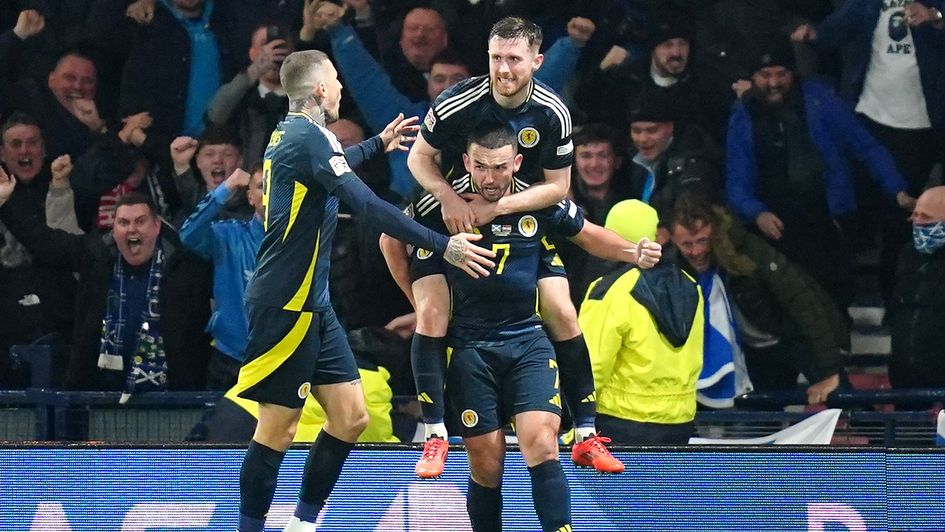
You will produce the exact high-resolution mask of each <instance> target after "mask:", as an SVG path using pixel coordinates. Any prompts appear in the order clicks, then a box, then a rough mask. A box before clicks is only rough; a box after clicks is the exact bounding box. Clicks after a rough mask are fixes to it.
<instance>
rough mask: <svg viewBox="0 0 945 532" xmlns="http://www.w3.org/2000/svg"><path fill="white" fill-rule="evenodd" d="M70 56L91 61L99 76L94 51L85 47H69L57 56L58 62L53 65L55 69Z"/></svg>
mask: <svg viewBox="0 0 945 532" xmlns="http://www.w3.org/2000/svg"><path fill="white" fill-rule="evenodd" d="M68 57H76V58H79V59H82V60H85V61H88V62H89V63H92V66H93V67H95V75H96V76H98V62H97V61H96V60H95V57H94V53H93V52H92V51H91V50H87V49H86V48H85V47H74V48H67V49H65V50H63V51H62V53H60V54H59V56H58V57H56V64H55V65H54V66H53V70H56V69H57V68H59V65H61V64H62V62H63V61H65V60H66V58H68Z"/></svg>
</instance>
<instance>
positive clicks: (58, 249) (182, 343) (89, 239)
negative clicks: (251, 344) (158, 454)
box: [0, 189, 211, 390]
mask: <svg viewBox="0 0 945 532" xmlns="http://www.w3.org/2000/svg"><path fill="white" fill-rule="evenodd" d="M0 221H2V222H3V223H4V224H6V226H7V227H8V228H9V229H10V231H11V232H12V233H13V234H14V236H16V238H17V239H18V240H19V241H20V242H22V243H23V245H24V246H26V248H27V249H28V250H29V251H30V253H32V254H33V259H34V261H35V262H36V263H39V264H45V265H49V266H58V267H60V268H65V269H68V270H69V271H74V272H78V274H79V285H78V290H77V297H76V319H75V326H74V330H73V345H72V351H71V355H70V360H69V368H68V373H67V375H66V378H65V382H66V386H67V387H69V388H71V389H93V390H97V389H120V386H121V384H122V383H123V377H124V375H121V376H120V378H118V377H119V376H118V375H116V373H117V372H112V371H100V370H99V369H98V366H97V361H98V355H99V348H100V342H101V335H102V318H103V316H104V315H105V310H106V299H107V294H108V288H109V286H110V284H111V278H112V269H113V266H114V264H115V261H116V260H118V259H119V256H118V251H117V248H116V247H115V245H114V243H113V242H111V241H110V239H109V242H106V241H105V240H103V237H102V236H100V235H98V234H97V233H92V234H87V235H71V234H68V233H66V232H63V231H59V230H55V229H49V228H48V227H46V226H45V225H44V224H43V223H42V222H41V221H40V220H39V218H38V217H37V216H36V214H35V213H34V212H33V210H32V209H31V208H30V206H29V202H28V201H27V198H26V197H25V195H24V194H23V193H22V191H20V190H19V189H17V190H16V191H15V192H14V193H13V196H12V197H11V198H10V200H9V201H7V202H6V204H4V205H3V206H2V207H0ZM160 241H161V245H162V247H163V249H164V251H165V253H167V262H166V263H165V271H164V276H163V278H162V281H161V287H160V297H161V301H160V312H161V334H162V336H163V337H164V347H165V353H166V356H167V366H168V387H169V388H170V389H175V390H197V389H202V388H203V387H204V382H205V379H206V370H207V360H208V358H209V355H210V337H209V336H208V335H207V334H206V333H205V332H204V327H205V326H206V324H207V320H208V319H209V317H210V294H211V285H210V271H211V269H210V265H209V263H207V262H204V261H202V260H200V259H198V258H197V257H196V256H194V255H192V254H191V253H189V252H186V251H185V250H184V248H183V247H182V246H181V244H180V240H179V239H178V238H177V235H176V234H175V233H174V232H173V230H170V229H168V228H167V227H166V226H165V227H163V228H162V231H161V237H160Z"/></svg>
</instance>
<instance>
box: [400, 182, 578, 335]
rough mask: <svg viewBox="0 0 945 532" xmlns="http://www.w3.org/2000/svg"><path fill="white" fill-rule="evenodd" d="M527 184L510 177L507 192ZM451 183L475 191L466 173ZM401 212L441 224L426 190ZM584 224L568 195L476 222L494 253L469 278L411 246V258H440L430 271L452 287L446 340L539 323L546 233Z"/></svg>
mask: <svg viewBox="0 0 945 532" xmlns="http://www.w3.org/2000/svg"><path fill="white" fill-rule="evenodd" d="M527 187H528V184H527V183H525V182H524V181H521V180H519V179H517V178H515V179H513V181H512V192H519V191H521V190H524V189H525V188H527ZM453 189H454V190H456V192H457V193H458V194H462V193H465V192H475V185H474V183H473V182H472V179H471V178H470V177H469V176H468V175H465V176H463V177H462V178H459V179H456V180H454V181H453ZM406 212H407V214H408V215H412V216H414V218H415V219H416V220H417V221H418V222H420V223H421V224H423V225H425V226H427V227H429V228H431V229H434V230H443V229H444V224H443V218H442V216H441V214H440V204H439V202H438V201H436V199H435V198H433V196H432V195H430V194H427V195H425V196H423V197H421V198H420V199H419V200H418V201H417V202H416V203H414V204H412V205H410V206H408V207H407V210H406ZM583 227H584V213H583V212H582V211H581V209H580V208H579V207H578V206H577V204H575V203H574V202H572V201H570V200H567V199H565V200H563V201H561V202H560V203H558V204H556V205H553V206H551V207H548V208H545V209H541V210H539V211H536V212H521V213H513V214H508V215H503V216H499V217H497V218H496V219H495V220H492V222H490V223H488V224H485V225H483V226H480V227H477V228H476V232H477V233H478V234H481V235H482V240H480V241H478V242H476V244H477V245H479V246H482V247H484V248H486V249H491V250H492V251H493V252H495V254H496V257H495V259H493V261H494V262H495V265H496V266H495V269H494V270H493V271H492V272H491V273H490V275H489V276H488V277H484V278H480V279H473V278H471V277H469V276H468V275H466V274H465V273H463V272H462V271H461V270H459V269H457V268H449V267H446V266H445V265H444V264H443V263H442V259H441V258H439V257H436V256H435V255H433V254H432V253H430V252H429V251H428V250H424V249H419V248H418V249H415V250H414V251H413V256H412V257H411V260H412V261H418V262H421V263H423V262H426V261H439V263H438V264H436V263H435V264H431V265H430V266H432V267H433V268H434V271H436V272H438V273H444V274H445V275H446V277H447V280H448V282H449V285H450V291H451V292H452V317H451V319H450V328H449V338H450V342H451V345H454V346H462V345H466V344H468V343H470V342H477V341H488V342H491V341H503V340H508V339H511V338H513V337H516V336H517V335H519V334H521V333H522V332H524V331H527V330H530V329H536V328H539V327H541V320H540V318H539V317H538V286H537V283H538V271H539V264H540V263H541V260H542V256H543V254H544V253H545V252H546V251H548V250H550V249H553V247H554V245H553V244H552V243H551V242H550V241H549V238H551V237H572V236H574V235H576V234H578V233H580V232H581V229H582V228H583ZM424 266H425V265H424ZM421 268H422V266H421ZM427 270H428V271H430V270H429V268H428V269H427Z"/></svg>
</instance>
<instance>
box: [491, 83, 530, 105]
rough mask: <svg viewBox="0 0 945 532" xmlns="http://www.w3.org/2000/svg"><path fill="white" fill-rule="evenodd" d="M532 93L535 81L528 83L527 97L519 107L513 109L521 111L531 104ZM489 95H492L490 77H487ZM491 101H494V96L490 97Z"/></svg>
mask: <svg viewBox="0 0 945 532" xmlns="http://www.w3.org/2000/svg"><path fill="white" fill-rule="evenodd" d="M534 92H535V80H534V79H532V80H530V81H529V82H528V96H526V97H525V101H524V102H522V103H521V105H519V106H518V107H516V108H515V109H521V108H522V107H525V106H526V105H528V104H529V103H531V101H532V93H534ZM489 94H490V95H491V94H492V76H489ZM492 99H493V100H495V96H492Z"/></svg>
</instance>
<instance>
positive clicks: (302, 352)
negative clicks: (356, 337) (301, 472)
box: [237, 304, 360, 408]
mask: <svg viewBox="0 0 945 532" xmlns="http://www.w3.org/2000/svg"><path fill="white" fill-rule="evenodd" d="M247 308H248V310H249V343H248V345H247V346H246V360H245V361H244V362H243V367H242V368H240V376H239V381H238V382H237V386H238V387H239V388H240V389H242V390H243V391H242V392H240V394H239V396H240V397H243V398H246V399H251V400H253V401H258V402H260V403H272V404H277V405H282V406H285V407H288V408H302V405H304V404H305V398H306V397H308V394H309V393H310V392H311V389H312V386H318V385H321V384H337V383H340V382H351V381H356V380H358V379H359V378H360V376H359V374H358V365H357V363H356V362H355V360H354V354H353V353H352V352H351V347H350V346H349V345H348V337H347V335H346V334H345V331H344V328H342V327H341V323H339V322H338V318H337V317H336V316H335V312H334V311H333V310H330V309H329V310H327V311H322V312H294V311H289V310H283V309H280V308H275V307H270V306H265V305H253V304H248V305H247Z"/></svg>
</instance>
